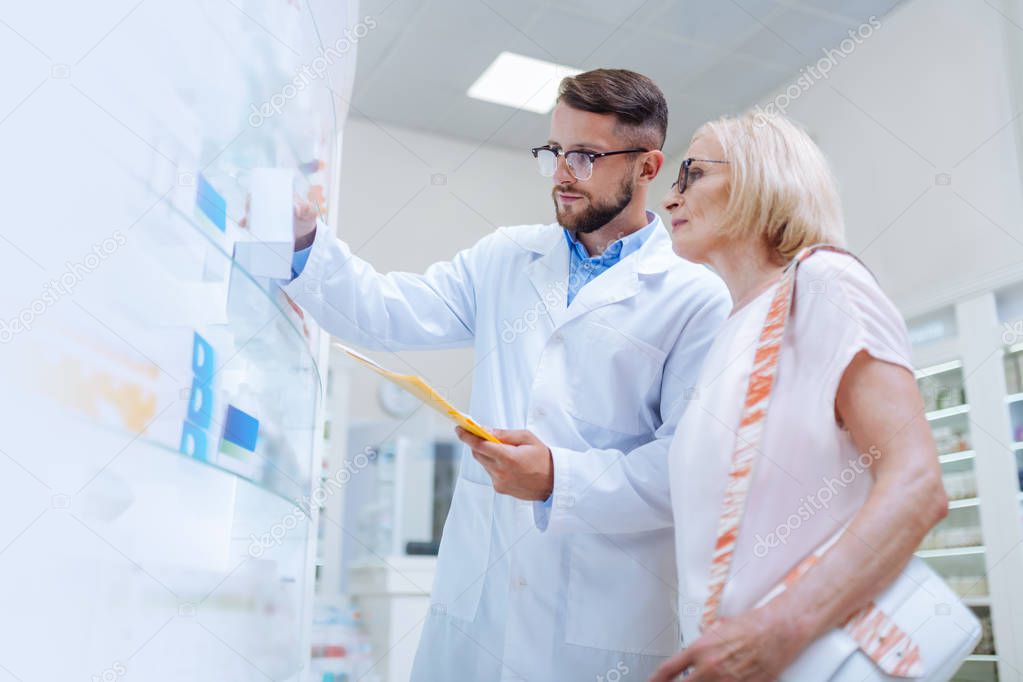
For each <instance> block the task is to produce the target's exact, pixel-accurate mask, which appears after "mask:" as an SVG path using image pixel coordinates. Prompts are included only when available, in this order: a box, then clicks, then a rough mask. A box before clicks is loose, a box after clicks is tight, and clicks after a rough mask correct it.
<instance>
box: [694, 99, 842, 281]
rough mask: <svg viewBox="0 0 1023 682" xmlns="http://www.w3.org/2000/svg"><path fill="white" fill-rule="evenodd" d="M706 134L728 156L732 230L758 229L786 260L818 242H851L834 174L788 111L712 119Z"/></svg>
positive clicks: (738, 233)
mask: <svg viewBox="0 0 1023 682" xmlns="http://www.w3.org/2000/svg"><path fill="white" fill-rule="evenodd" d="M707 133H710V134H712V135H714V136H715V138H716V139H717V141H718V142H719V143H720V144H721V148H722V149H723V150H724V154H725V156H724V159H725V160H726V161H728V162H729V165H728V168H729V172H730V173H731V194H730V196H729V197H728V206H727V207H726V208H725V216H724V221H723V227H724V229H725V230H726V231H727V233H728V236H729V237H731V238H737V239H748V238H750V237H756V236H758V235H759V236H760V237H761V238H762V239H763V240H764V242H765V243H766V244H767V247H768V248H769V249H770V250H771V253H772V256H773V257H774V258H776V259H777V260H779V261H780V262H782V263H787V262H788V261H790V260H791V259H792V258H793V257H794V256H795V255H796V254H797V253H799V251H800V250H801V249H803V247H806V246H810V245H811V244H821V243H826V244H835V245H838V246H841V245H843V244H844V242H845V227H844V224H843V221H842V205H841V201H840V200H839V198H838V187H837V185H836V183H835V178H834V176H833V175H832V174H831V169H830V168H829V167H828V162H827V160H826V159H825V158H824V154H823V153H822V152H821V150H820V148H819V147H818V146H817V144H816V143H815V142H814V141H813V140H811V139H810V136H809V135H807V133H806V131H804V130H803V129H802V128H801V127H799V126H798V125H797V124H795V123H793V122H792V121H790V120H789V119H787V118H785V117H784V116H778V115H768V114H765V113H764V112H761V111H755V112H748V113H746V114H743V115H742V116H732V117H730V116H726V117H723V118H719V119H717V120H716V121H710V122H708V123H705V124H703V125H702V126H700V128H699V129H698V130H697V131H696V133H695V134H694V135H693V139H694V140H695V139H696V138H697V137H700V136H701V135H706V134H707Z"/></svg>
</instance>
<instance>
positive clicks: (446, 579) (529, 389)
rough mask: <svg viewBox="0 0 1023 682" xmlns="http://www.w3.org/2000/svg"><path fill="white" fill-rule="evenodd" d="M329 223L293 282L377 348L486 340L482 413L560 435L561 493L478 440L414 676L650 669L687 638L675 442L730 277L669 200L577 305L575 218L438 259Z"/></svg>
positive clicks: (307, 303)
mask: <svg viewBox="0 0 1023 682" xmlns="http://www.w3.org/2000/svg"><path fill="white" fill-rule="evenodd" d="M326 232H327V231H326V230H325V229H324V228H322V227H321V228H320V229H319V230H318V233H317V236H316V239H315V241H314V244H313V248H312V251H311V253H310V255H309V260H308V262H307V263H306V265H305V268H304V270H303V271H302V273H301V275H300V276H299V277H298V278H296V279H295V280H294V281H292V282H291V283H290V284H288V285H287V286H286V287H285V291H286V292H287V293H288V294H289V295H290V296H291V297H292V298H293V299H294V300H295V301H297V302H298V303H299V304H300V305H302V306H303V307H304V308H305V309H306V310H307V311H309V312H310V313H311V314H312V315H313V316H314V317H315V318H316V319H317V321H318V322H319V323H320V324H321V325H322V326H323V327H324V328H325V329H326V330H327V331H329V332H330V333H332V334H334V335H336V336H338V337H340V338H342V339H344V340H345V341H346V342H348V343H352V344H355V345H359V346H362V347H365V348H369V349H379V350H402V349H416V350H422V349H431V348H453V347H463V346H470V345H471V346H473V348H474V349H475V362H476V367H475V371H474V374H473V384H472V401H471V407H470V413H471V414H472V416H473V417H474V418H475V419H476V420H477V421H479V422H480V423H482V424H484V425H487V426H492V427H498V428H526V429H530V430H532V431H533V432H534V433H536V435H537V436H538V437H539V438H540V439H541V440H543V441H544V442H545V443H547V444H548V445H549V446H550V447H551V449H552V453H553V455H554V469H555V474H554V496H553V500H552V504H551V505H550V507H549V508H548V507H545V506H544V505H543V504H542V503H531V502H523V501H520V500H516V499H514V498H511V497H508V496H505V495H499V494H495V492H494V489H493V487H492V485H491V481H490V477H489V476H488V475H487V473H486V471H485V470H484V469H483V468H482V467H481V466H480V464H479V463H478V462H476V460H475V459H474V458H473V457H472V456H471V455H470V454H469V453H468V452H466V453H465V456H464V457H462V460H461V470H460V475H459V479H458V482H457V485H456V487H455V492H454V499H453V501H452V504H451V510H450V512H449V514H448V518H447V523H446V524H445V527H444V534H443V539H442V541H441V546H440V555H439V557H438V562H437V573H436V579H435V582H434V585H433V593H432V600H431V601H432V606H431V610H430V614H429V616H428V618H427V621H426V623H425V625H424V630H423V635H422V639H421V641H420V645H419V650H418V653H417V656H416V662H415V668H414V671H413V680H415V681H416V682H450V681H458V682H461V681H463V680H465V681H473V682H475V681H484V680H487V681H489V680H529V681H530V682H566V681H575V680H601V679H607V680H613V679H620V678H621V677H625V676H626V675H627V676H628V677H629V678H630V679H635V680H644V679H646V677H647V676H648V675H649V674H650V673H651V672H652V671H653V670H654V669H655V668H656V667H657V665H658V664H659V663H660V662H661V661H662V660H663V658H664V657H666V656H668V655H670V654H672V653H674V652H675V651H676V650H677V649H678V648H679V646H680V642H679V629H678V623H677V617H676V607H675V599H676V595H675V591H676V577H675V561H674V554H673V552H674V549H673V535H672V530H671V527H670V526H671V521H672V516H671V502H670V499H669V493H668V485H667V461H666V457H667V451H668V445H669V443H670V441H671V437H672V434H673V433H674V430H675V425H676V424H677V423H678V421H679V417H680V415H681V413H682V411H683V410H684V409H685V408H686V405H687V403H688V402H690V400H691V399H692V398H693V397H694V391H695V385H696V380H697V376H698V371H699V367H700V363H701V361H702V359H703V356H704V353H705V352H706V351H707V349H708V348H709V346H710V343H711V341H712V339H713V336H714V334H715V333H716V331H717V329H718V327H719V326H720V324H721V322H722V321H723V320H724V318H725V317H726V316H727V314H728V310H729V309H730V300H729V297H728V293H727V290H726V289H725V287H724V285H723V284H722V282H721V281H720V280H719V279H718V278H717V277H716V276H715V275H713V274H712V273H711V272H710V271H708V270H707V269H705V268H703V267H702V266H698V265H694V264H692V263H688V262H686V261H683V260H682V259H680V258H678V257H677V256H676V255H675V254H674V253H673V252H672V250H671V243H670V239H669V237H668V235H667V233H666V232H665V229H664V227H663V225H662V224H661V222H660V220H659V219H658V220H657V227H656V228H655V230H654V233H653V234H652V235H651V236H650V237H649V239H647V241H646V242H645V243H644V244H643V246H642V247H641V248H640V250H639V251H637V252H635V253H633V254H631V255H629V256H628V257H626V258H624V259H622V261H620V262H619V263H617V264H616V265H615V266H613V267H612V268H610V269H609V270H607V271H606V272H604V273H602V274H601V275H599V276H598V277H597V278H595V279H594V280H593V281H591V282H589V283H588V284H586V285H585V286H584V287H583V288H582V290H581V291H580V292H579V293H578V295H577V296H576V297H575V298H574V299H573V301H572V305H570V306H567V307H566V297H567V290H568V277H569V254H568V246H567V242H566V240H565V235H564V233H563V230H562V228H561V227H560V226H558V225H557V224H552V225H524V226H518V227H506V228H500V229H498V230H497V231H495V232H493V233H492V234H490V235H488V236H487V237H485V238H483V239H481V240H480V241H479V242H478V243H477V244H476V245H474V246H473V247H471V248H469V249H467V250H465V251H462V252H460V253H458V254H457V255H456V256H455V257H454V259H453V260H451V261H449V262H443V263H437V264H435V265H433V266H431V267H430V268H429V269H428V270H427V271H426V273H425V274H423V275H418V274H409V273H401V272H395V273H390V274H386V275H385V274H380V273H378V272H376V271H375V270H374V269H373V267H372V266H371V265H370V264H369V263H367V262H365V261H363V260H361V259H360V258H358V257H357V256H354V255H353V254H352V253H351V251H350V249H349V248H348V247H347V246H346V245H345V244H344V243H343V242H341V241H339V240H337V239H335V238H334V237H332V236H331V235H329V234H327V233H326ZM424 485H425V483H424ZM548 523H550V531H549V532H540V531H539V530H538V526H539V527H540V528H544V527H546V526H547V524H548ZM555 529H559V530H565V531H577V532H567V533H564V532H554V531H555ZM604 533H607V534H606V535H605V534H604Z"/></svg>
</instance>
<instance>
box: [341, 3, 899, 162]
mask: <svg viewBox="0 0 1023 682" xmlns="http://www.w3.org/2000/svg"><path fill="white" fill-rule="evenodd" d="M900 2H901V0H856V1H855V2H848V1H845V2H843V1H842V0H802V1H800V2H794V1H791V0H782V1H779V0H645V1H642V0H590V1H588V2H584V1H583V0H558V1H557V2H555V1H554V0H504V1H501V0H362V2H361V7H360V14H361V15H362V16H372V17H373V18H374V20H375V22H376V24H377V25H376V27H375V28H373V29H371V30H370V31H369V33H368V35H366V36H365V37H364V38H362V39H361V40H360V41H359V44H358V56H357V62H358V67H357V75H356V78H355V85H354V89H353V95H352V111H351V115H353V116H362V117H365V118H369V119H372V120H374V121H378V122H381V123H394V124H399V125H402V126H407V127H410V128H416V129H420V130H426V131H429V132H435V133H441V134H444V135H451V136H456V137H461V138H465V139H468V140H471V141H474V142H477V143H483V142H486V143H489V144H495V145H501V146H508V147H514V148H518V149H527V148H529V147H531V146H534V145H536V144H540V143H541V142H543V140H545V139H546V138H547V128H548V116H547V115H545V114H535V113H532V112H528V111H517V110H515V109H511V108H508V107H503V106H500V105H496V104H490V103H487V102H482V101H478V100H474V99H471V98H469V97H468V96H466V94H465V92H466V90H467V89H468V88H469V86H470V85H471V84H472V83H473V82H474V81H475V80H476V78H477V77H478V76H479V75H480V73H482V72H483V70H484V69H485V68H486V67H487V66H488V65H489V64H490V63H491V61H493V59H494V58H495V57H496V56H497V55H498V53H500V52H501V51H503V50H510V51H513V52H518V53H521V54H525V55H528V56H531V57H536V58H538V59H546V60H550V61H554V62H558V63H561V64H565V65H567V66H573V67H577V68H581V69H591V68H597V67H619V68H627V69H633V70H635V71H639V72H640V73H643V74H646V75H648V76H650V77H651V78H653V79H654V81H655V82H657V83H658V85H660V86H661V88H662V89H663V90H664V93H665V95H666V97H667V99H668V106H669V109H670V112H671V114H670V124H669V131H668V142H667V144H666V146H665V149H666V151H667V152H668V153H669V154H671V153H676V152H679V151H681V149H682V148H683V146H684V145H685V144H686V143H687V142H688V138H689V133H690V132H691V131H692V130H693V129H694V128H695V127H696V126H697V125H699V124H700V123H703V122H704V121H706V120H708V119H710V118H713V117H716V116H719V115H721V114H724V113H735V112H739V111H741V110H743V109H745V108H747V107H748V106H750V105H751V104H753V103H754V102H756V101H757V100H758V98H760V97H762V96H763V95H765V94H767V93H769V92H771V91H772V90H773V89H775V88H777V87H778V86H780V85H783V84H785V83H786V82H789V81H792V80H794V79H795V77H796V76H797V75H798V73H799V69H800V68H801V67H803V66H805V65H807V64H810V63H814V62H816V61H817V60H818V59H819V58H821V57H822V56H823V52H822V50H823V49H825V48H833V47H837V46H838V45H839V44H840V43H841V41H842V40H843V39H844V38H846V37H847V31H848V30H849V29H855V28H856V27H858V26H859V25H860V24H862V23H864V22H866V21H867V20H868V19H869V17H870V16H871V15H876V16H877V17H878V18H880V17H882V16H884V14H886V13H887V12H888V11H890V10H891V9H892V8H893V7H894V6H896V5H898V4H899V3H900Z"/></svg>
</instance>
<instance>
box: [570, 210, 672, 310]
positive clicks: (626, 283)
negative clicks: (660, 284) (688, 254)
mask: <svg viewBox="0 0 1023 682" xmlns="http://www.w3.org/2000/svg"><path fill="white" fill-rule="evenodd" d="M677 259H678V257H677V256H676V255H675V254H674V253H673V252H672V251H671V245H670V240H669V238H668V235H667V233H666V232H665V231H664V229H663V228H662V227H661V223H660V220H658V221H657V227H656V229H654V231H653V233H652V234H651V235H650V237H649V238H648V239H647V240H646V242H645V243H644V244H643V246H642V247H641V248H640V249H639V251H637V252H636V253H634V254H632V255H631V256H626V257H625V258H624V259H623V260H621V261H619V262H618V263H617V264H615V265H614V266H613V267H611V268H610V269H608V270H606V271H605V272H603V273H601V274H600V275H598V276H597V277H596V278H595V279H594V280H593V281H591V282H590V283H589V284H587V285H586V286H584V287H583V288H582V289H581V290H580V291H579V293H578V295H576V297H575V298H574V299H573V300H572V305H570V306H569V307H568V310H567V312H566V316H565V320H564V322H563V324H564V323H567V322H570V321H572V320H574V319H576V318H577V317H579V316H581V315H585V314H586V313H589V312H591V311H594V310H596V309H598V308H601V307H603V306H606V305H611V304H612V303H618V302H619V301H624V300H626V299H629V298H632V297H633V296H635V295H637V294H638V293H639V292H640V290H641V289H642V286H643V285H642V281H641V279H642V276H644V275H653V274H657V273H659V272H664V271H665V270H667V269H668V268H670V267H671V265H672V264H673V263H674V262H675V261H676V260H677Z"/></svg>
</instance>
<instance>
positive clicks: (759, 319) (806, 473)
mask: <svg viewBox="0 0 1023 682" xmlns="http://www.w3.org/2000/svg"><path fill="white" fill-rule="evenodd" d="M776 288H777V285H775V286H772V287H770V288H769V289H768V290H767V291H765V292H763V293H762V294H761V295H760V296H758V297H757V298H756V299H755V300H754V301H752V302H751V303H749V304H748V305H746V306H745V307H743V308H742V309H741V310H739V311H738V312H737V313H735V314H734V315H733V316H732V317H731V318H729V319H728V320H727V321H726V322H725V324H724V325H723V326H722V328H721V331H720V332H719V335H718V337H717V338H716V339H715V341H714V344H713V346H712V347H711V349H710V351H709V352H708V354H707V358H706V360H705V361H704V365H703V369H702V371H701V374H700V381H699V384H698V387H697V389H696V391H695V394H694V395H693V396H692V399H691V403H690V405H689V406H688V407H687V408H686V412H685V414H684V416H683V417H682V421H681V423H680V424H679V426H678V429H677V430H676V432H675V439H674V441H673V442H672V446H671V450H670V452H669V464H670V477H671V500H672V507H673V510H674V516H675V551H676V554H677V561H678V578H679V580H678V582H679V585H678V589H679V619H680V621H681V625H682V636H683V641H684V642H686V643H692V642H693V641H694V640H695V639H697V638H698V636H699V632H700V630H699V623H700V615H701V613H702V611H703V604H704V601H705V600H706V598H707V580H708V574H709V568H710V563H711V556H712V553H713V548H714V543H715V541H716V538H717V523H718V517H719V515H720V511H721V501H722V497H723V493H724V489H725V481H726V478H727V476H728V470H729V465H730V463H731V457H732V452H733V451H734V449H735V440H736V433H735V432H736V430H737V427H738V423H739V419H740V412H741V408H742V403H743V400H744V398H745V395H746V385H747V382H748V381H749V375H750V371H751V369H752V365H753V353H754V350H755V348H756V345H757V339H758V337H759V336H760V331H761V328H762V326H763V323H764V318H765V317H766V315H767V309H768V306H769V304H770V302H771V299H772V297H773V296H774V293H775V289H776ZM795 296H796V298H795V303H794V306H793V309H792V317H791V318H790V319H789V322H788V328H787V329H786V330H785V336H784V339H783V340H782V347H781V355H780V359H779V364H778V373H777V378H776V381H775V384H774V393H773V395H772V398H771V404H770V406H769V408H768V414H767V419H766V422H765V424H764V430H763V436H762V439H763V440H762V442H761V447H760V453H759V454H758V455H757V460H756V463H755V464H754V473H753V480H752V484H751V488H750V493H749V497H748V499H747V502H746V513H745V516H744V518H743V520H742V522H741V526H740V530H739V536H738V541H737V544H736V549H735V555H734V558H733V563H732V569H731V574H730V576H729V580H728V583H727V585H726V587H725V591H724V595H723V597H722V602H721V608H720V615H721V616H728V615H735V614H738V613H741V612H743V611H747V610H749V609H750V608H752V607H753V606H754V605H755V604H756V603H757V602H758V601H760V599H761V598H762V597H763V596H764V595H765V594H766V593H767V592H768V591H769V590H770V589H771V588H772V587H774V586H775V585H776V584H777V583H778V582H780V581H781V579H782V578H783V577H784V576H785V574H786V573H787V572H788V571H789V570H790V569H791V568H792V567H793V566H794V565H795V564H796V563H797V562H798V561H799V560H800V559H802V558H803V557H804V556H806V555H807V554H808V553H810V552H811V551H813V550H814V549H815V548H816V547H817V546H819V545H820V544H822V543H823V542H825V541H826V540H827V539H829V538H830V537H831V536H832V535H834V534H835V533H836V532H837V531H838V530H839V529H840V528H842V526H843V525H845V524H846V523H847V522H848V521H849V520H850V519H851V518H852V516H853V515H854V514H855V513H856V511H857V510H858V509H859V508H860V507H861V506H862V505H863V503H864V502H865V501H866V498H867V495H868V494H869V492H870V488H871V486H872V485H873V479H872V477H871V475H870V473H869V471H867V469H866V467H867V466H869V463H870V462H871V461H873V460H874V459H875V458H876V457H877V456H879V455H881V454H882V452H881V451H880V450H878V449H877V448H872V451H871V452H867V453H863V455H862V456H861V453H860V452H859V451H858V450H857V448H856V446H855V445H854V444H853V442H852V439H851V437H850V435H849V433H848V432H847V431H845V430H844V429H843V428H842V427H841V425H840V424H838V423H837V422H836V419H835V397H836V393H837V390H838V384H839V380H840V379H841V378H842V375H843V373H844V371H845V369H846V367H848V365H849V363H850V362H851V361H852V359H853V358H854V357H855V356H856V354H857V353H858V352H860V351H867V352H868V353H870V354H871V355H872V356H873V357H875V358H878V359H880V360H884V361H887V362H891V363H895V364H897V365H901V366H903V367H905V368H907V369H908V370H910V371H912V364H911V361H910V345H909V337H908V334H907V331H906V325H905V323H904V322H903V320H902V317H901V316H900V315H899V313H898V311H897V310H896V308H895V306H894V305H893V304H892V302H891V301H890V300H889V299H888V298H887V297H886V296H885V295H884V293H883V292H882V291H881V289H880V288H879V287H878V285H877V283H876V282H875V281H874V279H873V277H872V275H871V274H870V272H869V271H868V270H867V269H866V268H864V267H863V266H862V265H861V264H860V263H859V262H858V261H856V260H855V259H854V258H852V257H850V256H847V255H844V254H839V253H833V252H818V253H816V254H814V255H812V256H810V257H809V258H808V259H807V260H806V261H804V262H803V263H802V264H801V265H800V266H799V270H798V272H797V275H796V291H795Z"/></svg>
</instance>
